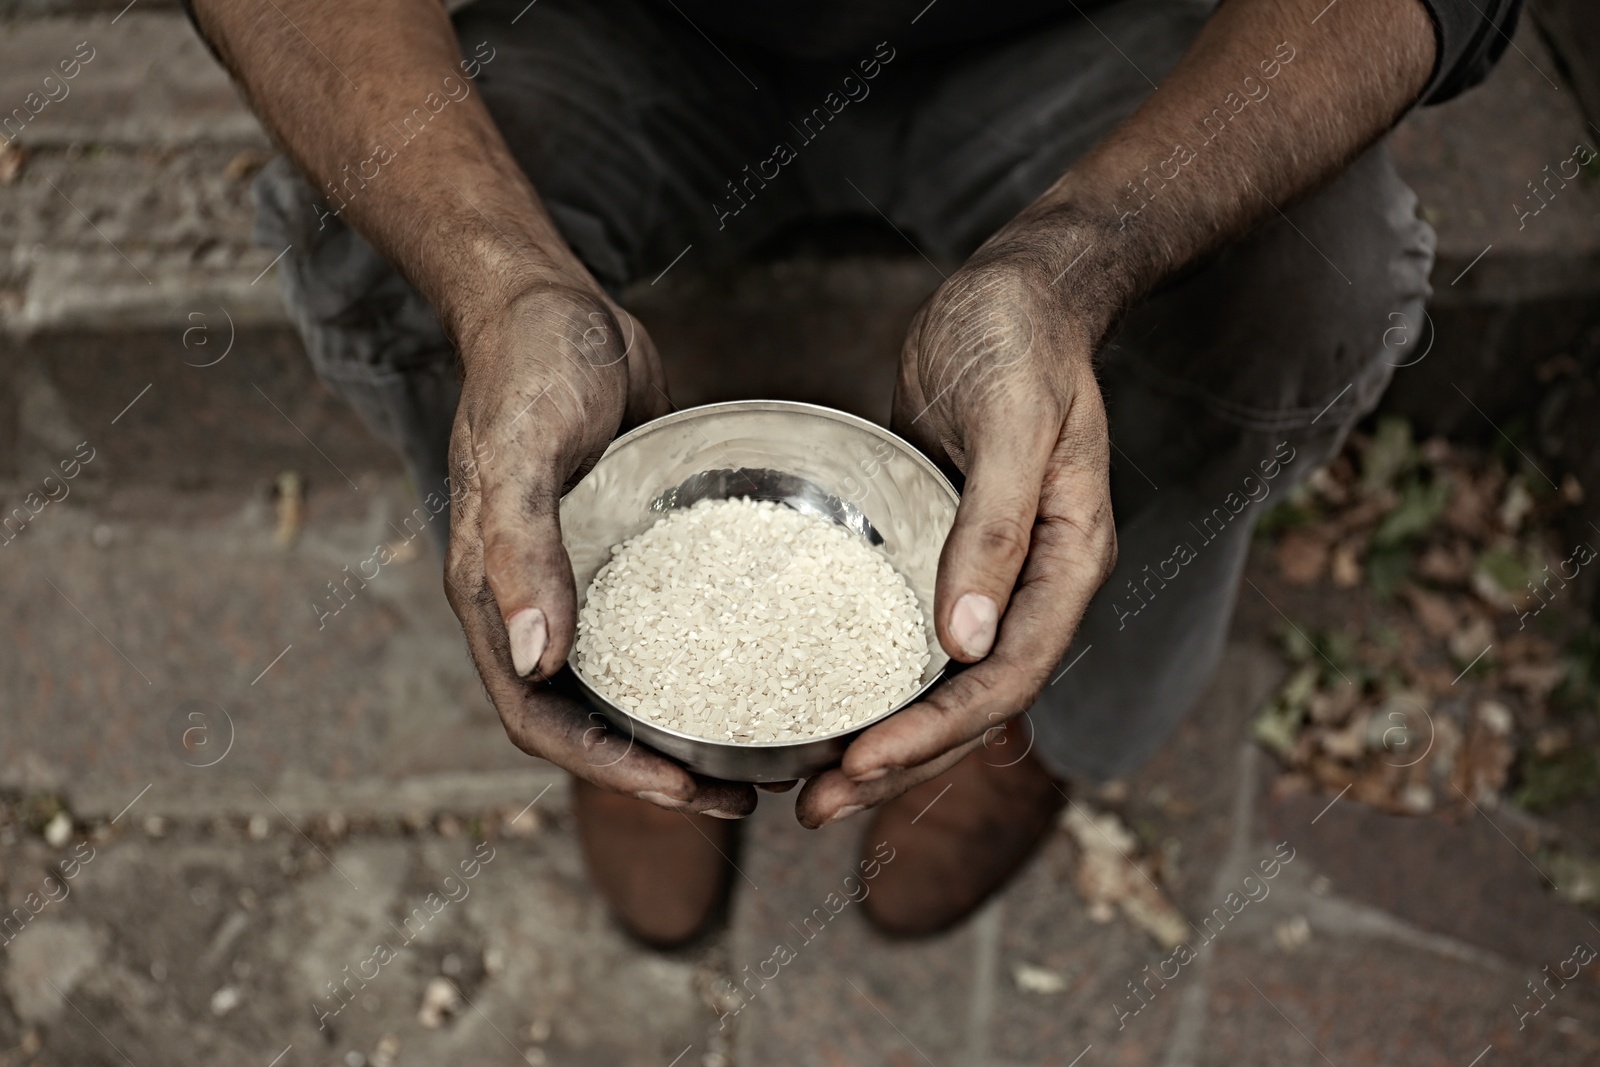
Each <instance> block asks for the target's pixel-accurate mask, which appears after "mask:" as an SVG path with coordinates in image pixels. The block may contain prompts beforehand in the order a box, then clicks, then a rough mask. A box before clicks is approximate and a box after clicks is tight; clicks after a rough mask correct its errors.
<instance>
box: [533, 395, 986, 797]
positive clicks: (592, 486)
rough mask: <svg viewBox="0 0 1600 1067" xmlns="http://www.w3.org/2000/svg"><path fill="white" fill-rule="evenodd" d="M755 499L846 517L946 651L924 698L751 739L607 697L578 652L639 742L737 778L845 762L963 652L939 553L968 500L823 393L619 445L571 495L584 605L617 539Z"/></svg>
mask: <svg viewBox="0 0 1600 1067" xmlns="http://www.w3.org/2000/svg"><path fill="white" fill-rule="evenodd" d="M744 496H748V497H750V498H751V499H754V500H774V501H779V502H782V503H784V504H787V505H789V506H790V507H793V508H795V509H797V510H799V511H803V512H807V513H810V514H813V515H817V516H820V517H822V518H825V519H829V520H831V521H833V522H836V523H838V524H840V525H841V526H845V527H847V528H849V529H851V530H853V531H855V532H856V533H857V534H859V535H860V536H861V537H863V538H865V539H866V540H867V541H868V542H870V543H871V544H874V545H877V546H878V547H879V548H880V549H882V551H883V552H884V553H885V554H886V555H887V556H888V558H889V562H890V563H892V564H893V565H894V568H895V569H896V570H897V571H899V572H900V573H901V574H902V575H903V576H904V577H905V579H906V583H907V584H908V585H910V587H911V590H912V592H914V593H915V594H916V596H917V602H918V604H919V605H920V606H921V608H922V615H923V618H924V619H925V620H926V626H927V628H928V648H929V650H930V652H931V653H932V656H931V658H930V660H929V662H928V666H927V669H926V670H925V671H923V675H922V685H921V687H920V688H919V689H918V690H917V691H916V693H914V694H912V696H911V697H910V699H908V700H906V701H905V702H904V703H902V704H900V705H899V706H898V707H895V708H891V709H889V710H888V711H885V712H884V713H883V714H882V715H880V716H878V717H877V718H875V719H872V720H870V721H868V722H865V723H861V724H858V725H856V726H852V727H850V728H849V729H847V730H841V731H839V732H837V733H832V734H826V735H824V736H821V737H814V738H808V739H807V740H804V741H783V742H766V743H762V744H737V743H734V742H728V741H714V740H711V739H710V738H705V737H697V736H695V735H694V734H687V733H682V732H680V731H677V730H671V729H668V728H666V727H664V726H661V725H659V724H656V723H653V722H649V721H647V720H645V719H642V718H639V717H637V716H635V715H633V714H631V713H630V712H629V711H628V710H627V709H625V708H623V707H620V706H619V705H617V704H613V703H612V702H611V701H609V700H607V699H606V698H605V697H603V696H601V695H600V694H599V693H598V692H597V691H596V690H595V688H594V686H593V685H592V684H590V681H589V679H587V678H585V677H584V674H583V672H582V671H581V670H579V669H578V667H577V664H576V662H572V661H569V666H571V667H572V673H573V674H574V675H575V676H576V677H577V681H578V684H579V686H580V687H581V688H582V689H583V691H584V693H585V694H586V695H587V696H588V698H589V701H590V702H591V703H592V704H593V705H594V707H595V708H596V710H598V711H599V712H600V713H601V714H602V715H604V716H605V717H606V719H607V720H608V721H609V722H610V723H611V724H612V725H613V726H615V727H616V728H617V729H618V730H619V731H621V732H622V733H624V734H626V735H627V736H628V738H629V739H630V742H631V743H643V744H646V745H649V746H650V747H651V748H654V749H656V750H657V751H660V752H664V753H666V754H667V755H669V756H671V757H673V758H674V759H676V760H678V761H679V762H681V763H683V764H684V765H685V766H687V767H689V768H691V769H692V770H695V771H699V772H700V773H702V774H708V775H711V776H713V777H717V778H725V779H728V780H730V781H736V782H781V781H787V780H788V779H791V778H805V777H808V776H810V775H812V774H815V773H816V772H817V771H820V770H822V769H823V768H825V767H829V766H832V765H833V764H835V763H837V762H838V761H839V757H840V756H841V755H842V754H843V753H844V750H845V746H846V745H847V744H849V742H850V739H851V738H852V737H854V736H855V735H856V734H857V733H859V732H861V731H862V730H864V729H866V727H868V726H870V725H872V723H874V722H879V721H881V720H882V719H884V718H887V717H888V716H890V715H892V714H894V713H895V712H896V711H899V710H900V708H903V707H905V706H906V705H908V704H911V703H912V702H914V701H915V700H917V699H918V698H919V697H921V696H922V694H923V693H925V692H927V691H928V689H930V688H931V687H932V686H933V684H934V683H935V682H937V681H938V680H939V677H940V675H941V674H943V673H944V668H945V665H946V664H947V663H948V662H949V657H947V656H946V655H945V654H944V651H943V650H942V649H941V648H940V647H939V641H938V638H937V637H936V636H935V635H934V632H933V587H934V580H935V578H936V577H937V574H938V568H939V553H940V551H941V549H943V547H944V540H945V537H946V535H947V534H948V533H949V532H950V526H951V524H952V523H953V522H954V521H955V514H956V504H957V503H958V502H959V499H960V498H959V497H958V496H957V494H956V491H955V489H954V488H952V487H951V485H950V483H949V482H948V481H947V480H946V479H945V477H944V475H942V474H940V473H939V470H938V468H937V467H935V466H934V465H933V464H932V463H930V462H929V461H928V459H927V458H926V457H925V456H923V455H922V454H921V453H920V452H918V451H917V450H916V449H915V448H913V447H912V446H911V445H910V444H909V443H907V442H906V441H904V440H902V439H901V438H899V437H897V436H895V435H894V434H892V433H890V432H889V431H888V430H885V429H883V428H882V427H880V426H875V425H873V424H872V423H870V422H867V421H866V420H865V419H858V418H856V417H855V416H854V415H847V414H845V413H844V412H842V411H835V410H833V409H832V408H825V407H820V406H818V405H816V404H797V403H792V402H789V401H782V400H740V401H735V402H733V403H728V404H708V405H706V406H704V407H698V408H690V409H688V410H685V411H678V412H674V413H673V414H671V415H667V416H665V417H664V418H660V419H656V420H655V421H654V422H649V423H646V424H645V425H643V426H640V427H639V428H637V429H635V430H633V431H632V432H630V433H626V434H624V435H623V436H621V437H619V438H617V439H616V440H615V441H613V442H612V443H611V447H610V448H608V449H606V453H605V455H603V456H602V457H600V462H599V463H597V464H595V467H594V469H593V470H592V471H590V472H589V474H588V476H587V477H585V478H584V479H583V481H581V482H579V483H578V485H577V487H576V488H574V489H573V490H572V492H570V493H568V494H567V495H566V497H565V498H563V500H562V501H561V536H562V541H563V542H564V543H565V544H566V548H567V554H568V555H569V556H570V557H571V558H572V572H573V577H574V578H575V579H576V580H577V585H578V604H579V606H580V608H581V606H582V605H583V603H584V601H585V599H586V598H587V596H588V593H589V585H590V583H591V582H593V581H594V577H595V575H596V574H597V573H599V571H600V568H601V567H602V566H604V565H605V563H606V561H607V560H609V559H610V558H611V550H612V548H613V547H614V546H616V545H618V544H621V543H622V542H623V541H625V540H627V539H628V538H630V537H633V536H634V535H635V534H639V533H642V532H643V531H644V530H646V529H648V528H649V527H650V526H652V525H653V524H654V523H655V522H656V520H657V519H659V518H661V516H662V515H663V514H664V513H665V512H667V511H669V510H671V509H672V508H681V507H688V506H690V505H691V504H694V503H696V502H698V501H701V500H715V499H723V498H728V497H744Z"/></svg>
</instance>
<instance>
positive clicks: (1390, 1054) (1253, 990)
mask: <svg viewBox="0 0 1600 1067" xmlns="http://www.w3.org/2000/svg"><path fill="white" fill-rule="evenodd" d="M1574 936H1575V939H1576V938H1577V936H1578V935H1574ZM1590 940H1591V941H1593V940H1594V937H1593V935H1592V934H1591V935H1590ZM1572 947H1573V946H1572V945H1571V944H1568V945H1567V947H1566V949H1565V950H1563V951H1562V953H1561V954H1560V955H1559V956H1557V957H1555V958H1554V959H1552V960H1551V961H1549V962H1551V963H1552V964H1554V963H1559V962H1560V961H1561V960H1563V959H1565V958H1566V957H1567V956H1568V955H1569V954H1570V952H1571V950H1572ZM1217 951H1218V958H1217V960H1216V961H1215V965H1214V966H1213V968H1212V971H1211V982H1212V989H1211V996H1210V1000H1209V1004H1208V1008H1207V1013H1208V1015H1209V1017H1210V1019H1211V1025H1210V1027H1209V1029H1208V1032H1207V1038H1206V1041H1205V1045H1204V1051H1203V1054H1202V1055H1201V1056H1199V1057H1198V1059H1197V1062H1196V1067H1244V1065H1256V1064H1260V1065H1266V1064H1272V1065H1274V1067H1300V1065H1305V1067H1312V1065H1317V1067H1326V1065H1327V1064H1329V1063H1334V1064H1338V1067H1389V1065H1392V1064H1406V1065H1407V1067H1467V1065H1469V1064H1474V1065H1477V1067H1495V1065H1496V1064H1506V1063H1537V1064H1541V1065H1549V1067H1568V1065H1571V1067H1578V1065H1579V1064H1589V1063H1593V1062H1595V1056H1596V1054H1597V1053H1600V993H1597V991H1596V988H1595V987H1594V986H1593V985H1592V984H1583V985H1580V984H1577V983H1574V984H1572V985H1569V986H1568V987H1567V988H1565V989H1562V990H1560V991H1559V992H1558V993H1557V994H1556V996H1555V998H1554V999H1553V1000H1552V1002H1551V1004H1550V1005H1549V1007H1548V1008H1547V1009H1546V1010H1545V1011H1544V1012H1543V1013H1542V1015H1541V1016H1539V1017H1536V1018H1532V1019H1530V1020H1529V1021H1528V1025H1527V1027H1526V1028H1525V1029H1523V1030H1520V1031H1519V1029H1518V1008H1517V1007H1514V1005H1521V1006H1523V1009H1522V1010H1526V1007H1525V1005H1526V1003H1527V1002H1528V1001H1529V999H1530V998H1531V994H1530V993H1529V992H1528V991H1527V989H1526V988H1525V985H1524V983H1525V982H1527V981H1529V980H1531V979H1533V978H1534V977H1535V974H1536V973H1537V972H1536V970H1534V969H1530V970H1529V971H1528V973H1526V974H1524V973H1522V972H1520V971H1512V970H1500V969H1491V968H1485V967H1475V966H1472V965H1470V964H1465V963H1462V962H1460V961H1447V960H1443V959H1440V958H1438V957H1434V956H1430V955H1427V954H1424V953H1419V952H1417V951H1416V950H1409V949H1404V948H1400V947H1396V946H1393V945H1387V944H1383V943H1380V942H1370V941H1358V940H1348V941H1330V940H1318V939H1315V938H1314V939H1313V940H1312V941H1311V942H1310V943H1309V944H1308V945H1306V946H1304V947H1303V948H1301V949H1300V950H1298V951H1295V952H1292V953H1285V952H1283V951H1282V950H1281V949H1278V948H1276V947H1271V943H1270V941H1269V942H1266V943H1264V944H1240V943H1239V942H1237V941H1231V942H1226V943H1220V942H1219V946H1218V950H1217ZM1594 966H1595V965H1594V964H1591V965H1590V967H1591V968H1592V967H1594ZM1480 1055H1482V1059H1481V1060H1480V1059H1478V1058H1477V1057H1479V1056H1480Z"/></svg>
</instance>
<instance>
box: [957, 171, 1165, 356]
mask: <svg viewBox="0 0 1600 1067" xmlns="http://www.w3.org/2000/svg"><path fill="white" fill-rule="evenodd" d="M1142 259H1143V257H1142V256H1141V255H1140V254H1139V250H1138V248H1137V246H1136V245H1135V244H1134V243H1133V242H1132V241H1131V240H1130V239H1129V235H1128V234H1127V233H1126V232H1125V230H1124V229H1123V228H1122V227H1119V225H1118V222H1117V219H1116V218H1115V217H1114V216H1112V215H1110V214H1108V213H1106V212H1103V211H1100V210H1098V209H1095V208H1090V207H1085V206H1084V205H1082V204H1081V203H1077V202H1074V201H1062V202H1054V203H1052V202H1046V201H1045V200H1043V199H1041V200H1040V201H1038V202H1035V203H1034V204H1033V205H1031V206H1030V207H1028V208H1027V209H1026V210H1024V211H1023V212H1022V214H1020V215H1018V216H1017V217H1016V218H1015V219H1013V220H1012V221H1011V222H1010V223H1008V224H1007V225H1006V226H1004V227H1003V228H1002V229H1000V230H999V231H998V232H996V233H995V234H994V236H993V237H991V238H990V239H989V240H988V241H986V242H984V244H983V246H982V247H981V248H979V250H978V251H977V252H976V253H975V254H974V255H973V257H972V259H971V260H970V261H969V266H977V267H981V266H989V265H1000V264H1002V263H1003V264H1005V266H1006V268H1007V269H1009V270H1013V271H1018V272H1020V273H1021V274H1022V276H1023V277H1024V278H1025V279H1026V282H1027V286H1028V288H1029V289H1030V290H1031V291H1032V292H1034V293H1035V294H1037V295H1038V297H1039V298H1040V299H1042V300H1044V301H1046V302H1047V303H1048V304H1049V305H1050V306H1051V307H1052V308H1053V309H1054V310H1056V311H1058V312H1060V313H1061V315H1062V317H1063V318H1064V319H1065V320H1067V321H1070V322H1071V323H1073V330H1074V333H1075V334H1076V335H1077V336H1076V337H1075V338H1074V339H1075V340H1076V341H1078V342H1079V343H1080V344H1081V346H1082V348H1083V349H1084V351H1085V352H1086V353H1093V352H1094V351H1095V350H1097V349H1098V348H1099V347H1100V345H1101V344H1102V343H1103V342H1104V341H1105V340H1106V338H1107V337H1108V336H1110V334H1111V332H1112V331H1113V330H1114V329H1115V328H1116V325H1117V323H1118V322H1119V321H1120V320H1121V318H1122V315H1123V313H1124V312H1126V311H1127V309H1128V308H1130V307H1131V306H1132V305H1133V304H1134V303H1135V302H1137V301H1138V300H1139V298H1140V297H1142V296H1143V295H1144V294H1145V293H1146V292H1148V291H1149V289H1150V287H1151V286H1152V285H1153V283H1154V280H1153V278H1152V277H1151V272H1150V271H1149V270H1148V269H1147V268H1146V266H1145V265H1144V263H1143V262H1142Z"/></svg>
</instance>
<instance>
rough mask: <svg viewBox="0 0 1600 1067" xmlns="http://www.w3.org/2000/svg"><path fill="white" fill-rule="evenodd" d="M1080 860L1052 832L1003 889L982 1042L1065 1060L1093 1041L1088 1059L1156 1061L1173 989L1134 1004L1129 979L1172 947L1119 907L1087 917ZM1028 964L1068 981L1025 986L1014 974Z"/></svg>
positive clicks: (1036, 1059)
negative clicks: (1075, 878) (1053, 987)
mask: <svg viewBox="0 0 1600 1067" xmlns="http://www.w3.org/2000/svg"><path fill="white" fill-rule="evenodd" d="M1076 864H1077V852H1076V850H1075V849H1074V848H1073V847H1072V845H1071V843H1070V841H1069V840H1068V839H1067V838H1066V837H1065V836H1064V835H1057V836H1056V837H1054V838H1052V839H1051V840H1050V841H1049V842H1048V843H1047V845H1046V847H1045V848H1044V850H1043V851H1042V853H1041V854H1040V855H1039V856H1038V857H1037V858H1036V859H1035V860H1034V862H1033V863H1032V864H1031V865H1030V866H1029V867H1028V868H1027V870H1026V871H1025V872H1024V874H1023V875H1022V877H1021V878H1020V879H1019V880H1018V881H1017V882H1016V883H1014V884H1013V885H1012V886H1010V887H1009V888H1008V889H1007V890H1006V891H1005V893H1004V895H1003V897H1002V903H1001V908H1002V909H1003V910H1002V912H1001V915H1002V922H1001V933H1000V944H999V959H998V961H997V965H996V966H995V967H994V968H993V971H994V975H993V978H992V982H993V987H994V991H993V1014H992V1016H991V1018H990V1021H989V1024H988V1037H987V1042H988V1051H989V1053H990V1055H991V1056H992V1057H993V1060H994V1061H996V1062H1003V1063H1017V1064H1024V1063H1028V1064H1045V1063H1049V1064H1062V1065H1065V1064H1067V1063H1070V1062H1071V1061H1072V1059H1073V1057H1075V1056H1077V1055H1079V1054H1080V1053H1082V1052H1085V1050H1086V1049H1087V1047H1088V1046H1090V1045H1092V1046H1093V1047H1094V1050H1093V1051H1092V1052H1089V1053H1088V1055H1086V1056H1084V1060H1083V1062H1084V1063H1100V1064H1151V1063H1155V1062H1156V1061H1157V1059H1158V1058H1159V1055H1160V1051H1161V1049H1162V1048H1163V1047H1164V1046H1165V1043H1166V1040H1167V1036H1168V1033H1169V1031H1170V1029H1171V1026H1172V1019H1173V1013H1174V1011H1175V1010H1176V1008H1177V1005H1178V997H1177V994H1176V992H1172V991H1167V992H1164V993H1158V994H1157V996H1156V998H1155V999H1154V1000H1152V1001H1151V1002H1150V1003H1149V1004H1148V1006H1146V1007H1144V1008H1142V1009H1140V1008H1139V1004H1140V1002H1139V1001H1138V1000H1136V999H1134V995H1133V994H1132V993H1131V992H1130V990H1129V988H1128V983H1129V982H1132V983H1134V984H1135V985H1138V984H1139V983H1140V982H1141V981H1142V980H1143V979H1144V977H1145V976H1144V974H1143V968H1144V967H1146V966H1150V967H1152V968H1153V967H1155V966H1156V965H1157V964H1158V963H1159V962H1160V961H1161V960H1164V959H1166V957H1167V956H1168V955H1169V953H1167V952H1165V951H1163V950H1162V949H1160V948H1159V947H1158V946H1157V945H1156V944H1155V943H1154V942H1152V941H1151V940H1150V939H1149V938H1148V937H1147V936H1146V935H1145V934H1144V933H1142V932H1140V931H1138V930H1136V929H1134V928H1133V927H1132V926H1131V925H1129V924H1128V923H1127V922H1126V921H1124V920H1123V919H1122V918H1121V917H1120V916H1119V917H1118V918H1117V919H1115V920H1113V921H1112V922H1110V923H1106V924H1104V925H1102V924H1099V923H1095V922H1093V921H1091V920H1090V919H1089V918H1088V916H1087V914H1086V912H1085V909H1084V905H1083V901H1082V899H1081V898H1080V897H1079V896H1078V893H1077V891H1076V890H1075V889H1074V888H1073V885H1072V873H1073V870H1074V868H1075V867H1076ZM1029 967H1034V968H1040V969H1042V970H1044V971H1046V972H1049V973H1050V974H1052V975H1055V976H1057V977H1058V978H1060V979H1061V980H1062V981H1063V983H1064V988H1063V989H1062V990H1061V991H1060V992H1057V993H1039V992H1033V991H1031V990H1029V989H1025V988H1024V987H1023V984H1022V979H1019V973H1020V972H1021V970H1022V969H1023V968H1029ZM1119 1009H1120V1010H1119ZM976 1062H984V1061H982V1060H979V1061H976Z"/></svg>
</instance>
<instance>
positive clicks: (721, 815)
mask: <svg viewBox="0 0 1600 1067" xmlns="http://www.w3.org/2000/svg"><path fill="white" fill-rule="evenodd" d="M700 814H701V815H709V816H711V817H712V818H713V819H742V818H744V816H743V815H740V814H737V813H736V812H732V811H723V810H722V809H721V808H707V809H706V810H705V811H702V812H701V813H700Z"/></svg>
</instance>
